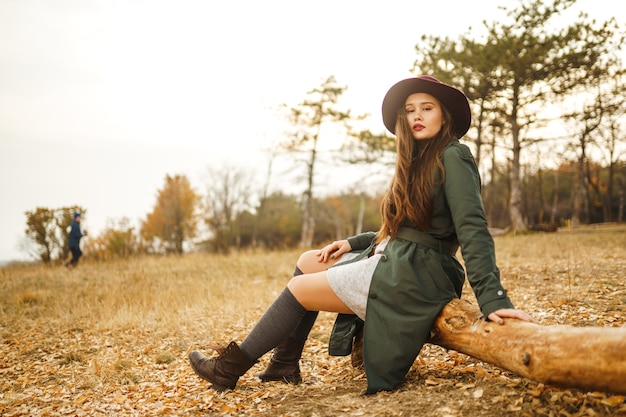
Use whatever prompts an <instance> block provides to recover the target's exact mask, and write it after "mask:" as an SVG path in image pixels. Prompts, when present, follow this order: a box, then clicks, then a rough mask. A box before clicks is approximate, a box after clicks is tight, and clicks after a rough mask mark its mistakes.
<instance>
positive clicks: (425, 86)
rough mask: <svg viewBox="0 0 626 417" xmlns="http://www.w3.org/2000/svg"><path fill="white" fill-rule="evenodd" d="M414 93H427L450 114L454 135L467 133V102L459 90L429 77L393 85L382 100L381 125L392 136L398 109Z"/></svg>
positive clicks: (459, 135) (468, 114)
mask: <svg viewBox="0 0 626 417" xmlns="http://www.w3.org/2000/svg"><path fill="white" fill-rule="evenodd" d="M414 93H428V94H430V95H432V96H434V97H435V98H436V99H437V100H439V101H440V102H441V103H442V104H443V105H444V106H446V108H447V109H448V110H449V111H450V113H451V114H452V118H453V119H454V126H455V127H456V129H455V134H456V135H457V136H458V137H459V138H460V137H462V136H463V135H464V134H465V133H467V131H468V129H469V127H470V123H471V121H472V114H471V112H470V107H469V102H468V101H467V97H465V94H463V92H462V91H461V90H459V89H456V88H454V87H451V86H449V85H447V84H444V83H442V82H441V81H439V80H438V79H436V78H435V77H431V76H430V75H420V76H419V77H416V78H407V79H405V80H402V81H399V82H397V83H396V84H394V85H393V86H392V87H391V88H390V89H389V91H387V94H386V95H385V98H384V99H383V123H384V124H385V127H386V128H387V129H388V130H389V131H390V132H391V133H393V134H395V133H396V132H395V131H396V117H397V116H398V109H399V108H402V107H404V103H405V101H406V98H407V97H408V96H410V95H411V94H414Z"/></svg>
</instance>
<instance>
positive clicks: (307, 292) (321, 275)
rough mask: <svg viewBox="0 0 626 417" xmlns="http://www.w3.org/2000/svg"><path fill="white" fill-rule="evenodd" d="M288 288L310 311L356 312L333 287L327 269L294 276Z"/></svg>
mask: <svg viewBox="0 0 626 417" xmlns="http://www.w3.org/2000/svg"><path fill="white" fill-rule="evenodd" d="M287 288H289V291H291V293H292V294H293V296H294V297H295V299H296V300H298V303H300V304H301V305H302V307H303V308H305V309H306V310H308V311H328V312H331V313H344V314H354V312H353V311H352V310H350V308H349V307H348V306H346V305H345V303H344V302H343V301H341V299H340V298H339V297H338V296H337V294H335V292H334V291H333V289H332V288H331V286H330V284H329V283H328V275H327V273H326V271H322V272H316V273H313V274H307V275H299V276H296V277H293V278H292V279H291V281H289V284H287Z"/></svg>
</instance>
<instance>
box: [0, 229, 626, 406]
mask: <svg viewBox="0 0 626 417" xmlns="http://www.w3.org/2000/svg"><path fill="white" fill-rule="evenodd" d="M495 239H496V246H497V254H498V261H499V265H500V268H501V270H502V277H503V282H504V285H505V287H507V288H508V289H509V294H510V296H511V298H512V300H513V302H514V303H515V304H516V306H517V307H519V308H522V309H524V310H526V311H527V312H529V313H530V314H531V315H533V316H534V317H535V318H536V319H537V320H538V321H539V322H540V323H542V324H572V325H577V326H578V325H579V326H608V327H610V326H625V325H626V278H625V277H626V226H616V225H606V226H596V227H585V228H581V229H577V230H561V231H559V232H557V233H545V234H528V235H518V236H510V235H507V236H498V237H496V238H495ZM297 255H298V252H297V251H287V252H269V253H266V252H255V253H245V254H233V255H230V256H228V257H224V256H217V255H209V254H197V255H187V256H183V257H149V258H138V259H130V260H124V261H119V262H110V263H101V264H98V263H90V262H89V260H88V259H85V262H84V263H82V264H81V265H80V266H79V267H78V268H76V269H74V270H68V269H66V268H64V267H61V266H56V267H44V266H40V265H13V266H8V267H5V268H2V269H0V329H1V333H0V415H2V416H5V417H11V416H112V415H113V416H115V415H118V416H227V415H232V416H235V415H237V416H239V415H242V416H256V415H264V416H339V415H342V416H344V415H345V416H416V415H419V416H441V417H457V416H458V417H460V416H486V417H500V416H535V415H536V416H555V417H561V416H613V415H626V403H625V402H624V396H621V395H614V394H611V393H604V392H581V391H578V390H574V389H558V388H554V387H550V386H547V385H544V384H541V383H538V382H534V381H530V380H527V379H524V378H521V377H519V376H517V375H515V374H512V373H510V372H508V371H505V370H502V369H498V368H496V367H494V366H491V365H488V364H485V363H483V362H480V361H478V360H476V359H473V358H471V357H469V356H466V355H463V354H460V353H457V352H454V351H446V350H444V349H442V348H440V347H438V346H434V345H426V346H425V347H424V349H423V351H422V353H421V355H420V357H419V358H418V359H417V360H416V362H415V364H414V366H413V368H412V369H411V371H410V372H409V375H408V376H407V378H406V381H405V382H404V383H403V384H402V385H401V386H400V387H399V388H398V389H397V390H396V391H394V392H389V393H379V394H376V395H371V396H364V395H362V392H363V391H364V389H365V377H364V375H363V373H362V372H360V371H358V370H356V369H353V368H352V366H351V365H350V358H349V357H339V358H338V357H330V356H328V354H327V342H328V336H329V333H330V329H331V327H332V323H333V317H334V316H333V315H332V314H327V313H323V314H321V315H320V319H319V321H318V323H317V325H316V327H315V328H314V330H313V332H312V334H311V338H310V340H309V342H308V344H307V346H306V349H305V353H304V356H303V359H302V365H301V367H302V372H303V377H304V382H303V383H302V384H301V385H299V386H293V385H286V384H282V383H262V382H260V381H258V380H257V379H256V378H255V377H254V372H258V371H260V370H262V369H263V367H264V365H265V363H266V361H267V359H268V357H269V355H266V356H265V357H264V358H262V360H261V361H260V362H259V364H257V365H255V366H254V367H253V368H252V370H251V371H249V372H248V373H247V374H246V375H245V376H244V377H242V378H241V379H240V381H239V385H238V387H237V389H236V390H234V391H227V392H224V393H216V392H214V391H212V390H210V389H208V388H209V384H208V383H206V382H204V381H202V380H200V379H199V378H198V377H197V376H196V375H195V374H194V373H193V371H192V370H191V368H190V367H189V365H188V362H187V353H188V351H189V350H190V349H206V347H207V346H209V345H212V344H215V343H220V344H225V343H227V342H228V341H230V340H236V341H241V340H242V338H243V337H244V336H245V335H246V334H247V332H248V331H249V329H250V328H251V327H252V326H253V325H254V324H255V322H256V320H257V319H258V318H259V317H260V315H261V314H262V313H263V311H264V310H265V308H266V307H267V306H268V305H269V303H270V302H271V301H272V300H273V299H274V297H275V296H276V295H277V294H278V293H279V292H280V291H281V290H282V289H283V287H284V285H285V284H286V283H287V281H288V280H289V277H290V276H291V273H292V271H293V265H294V262H295V260H296V258H297ZM81 262H82V261H81ZM465 297H466V298H468V299H472V300H473V294H472V293H471V290H470V289H469V288H466V294H465ZM590 354H593V352H590Z"/></svg>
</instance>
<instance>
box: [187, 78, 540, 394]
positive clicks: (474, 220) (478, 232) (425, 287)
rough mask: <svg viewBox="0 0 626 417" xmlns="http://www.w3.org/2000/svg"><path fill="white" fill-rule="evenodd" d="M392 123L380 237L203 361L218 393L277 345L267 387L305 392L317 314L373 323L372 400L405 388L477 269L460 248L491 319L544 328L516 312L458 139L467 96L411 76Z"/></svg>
mask: <svg viewBox="0 0 626 417" xmlns="http://www.w3.org/2000/svg"><path fill="white" fill-rule="evenodd" d="M382 113H383V122H384V124H385V126H386V127H387V129H388V130H389V131H390V132H391V133H393V134H395V135H396V146H397V161H396V169H395V174H394V176H393V179H392V181H391V185H390V187H389V190H388V191H387V193H386V195H385V196H384V198H383V201H382V204H381V216H382V225H381V228H380V230H379V231H378V232H377V233H373V232H370V233H364V234H360V235H357V236H354V237H351V238H348V239H347V240H342V241H337V242H334V243H332V244H330V245H328V246H326V247H325V248H323V249H322V250H321V251H319V252H318V253H317V254H316V255H317V257H318V261H319V264H320V266H316V265H314V264H313V263H312V262H311V253H310V252H309V253H305V254H304V255H303V256H302V257H301V258H300V260H299V261H298V268H296V274H295V276H294V277H293V278H292V279H291V281H290V282H289V283H288V285H287V287H286V288H285V289H284V291H283V292H282V293H281V294H280V295H279V296H278V298H277V299H276V300H275V301H274V303H273V304H272V305H271V306H270V307H269V308H268V310H267V311H266V312H265V314H264V315H263V317H261V319H260V321H259V322H258V323H257V325H256V326H255V327H254V328H253V329H252V331H251V332H250V334H249V335H248V336H247V337H246V338H245V339H244V340H243V342H242V343H241V345H240V346H238V345H237V344H236V343H235V342H231V343H230V344H229V345H228V347H227V348H226V349H225V350H224V351H223V352H222V353H221V354H220V356H219V357H217V358H209V357H207V356H205V355H203V354H202V353H200V352H198V351H193V352H191V353H190V354H189V360H190V362H191V366H192V368H193V369H194V371H195V372H196V373H197V374H198V375H199V376H200V377H202V378H203V379H205V380H207V381H209V382H211V383H212V384H213V388H214V389H216V390H219V391H221V390H225V389H228V388H230V389H234V387H235V385H236V383H237V380H238V379H239V377H240V376H241V375H243V374H244V373H245V372H246V371H247V370H248V369H249V368H250V367H252V365H254V363H256V361H257V359H258V358H260V357H261V356H262V355H264V354H265V353H267V352H268V351H270V350H271V349H273V348H275V347H276V350H275V352H274V355H273V357H272V361H270V365H269V366H268V369H266V371H265V372H263V373H262V374H261V375H260V376H261V378H262V379H265V380H268V379H277V378H276V377H279V376H280V375H285V376H287V378H285V379H291V380H292V381H293V382H299V378H300V374H299V369H297V361H298V359H299V357H300V354H301V352H302V346H303V345H304V340H306V336H307V335H308V332H309V331H310V329H311V326H312V324H313V322H314V321H315V317H316V316H317V312H318V311H329V312H337V313H342V314H356V315H357V316H358V317H359V318H360V319H362V320H364V322H365V325H364V336H363V337H364V339H363V359H364V365H365V372H366V376H367V391H366V392H367V393H369V394H371V393H375V392H378V391H382V390H393V389H394V388H396V387H397V386H398V384H400V383H401V382H402V380H403V379H404V377H405V375H406V373H407V372H408V370H409V369H410V367H411V365H412V364H413V362H414V360H415V358H416V357H417V354H418V353H419V351H420V349H421V348H422V346H423V344H424V343H425V341H426V339H427V338H428V335H429V332H430V328H431V327H432V325H433V323H434V320H435V318H436V317H437V315H438V314H439V312H440V311H441V309H442V308H443V307H444V306H445V305H446V304H447V303H448V302H449V301H450V300H452V299H453V298H455V297H460V296H461V290H462V287H463V283H464V279H465V271H464V270H463V267H462V266H461V265H460V263H459V262H458V261H457V259H456V258H455V256H454V254H455V253H456V251H457V248H458V247H459V246H460V247H461V250H462V254H463V259H464V261H465V266H466V268H467V277H468V280H469V282H470V284H471V286H472V288H473V290H474V294H475V295H476V298H477V300H478V304H479V305H480V308H481V310H482V312H483V314H484V316H485V317H487V318H488V319H489V320H491V321H494V322H497V323H500V324H504V321H503V319H504V318H515V319H520V320H525V321H532V319H531V318H530V317H529V316H528V315H527V314H526V313H524V312H523V311H521V310H516V309H515V308H514V307H513V304H512V303H511V301H510V300H509V298H508V296H507V294H506V291H505V290H504V288H503V287H502V285H501V283H500V273H499V270H498V268H497V266H496V263H495V250H494V244H493V239H492V238H491V235H490V234H489V231H488V230H487V222H486V219H485V214H484V210H483V206H482V201H481V197H480V178H479V175H478V170H477V168H476V164H475V161H474V158H473V157H472V155H471V153H470V151H469V149H468V148H467V146H465V145H462V144H460V143H459V141H458V138H460V137H462V136H463V135H464V134H465V133H466V132H467V130H468V129H469V127H470V122H471V114H470V108H469V103H468V101H467V98H466V97H465V95H464V94H463V93H462V92H461V91H460V90H458V89H456V88H454V87H451V86H448V85H446V84H443V83H441V82H440V81H439V80H437V79H436V78H434V77H431V76H420V77H416V78H409V79H405V80H402V81H400V82H398V83H396V84H395V85H394V86H392V87H391V89H390V90H389V91H388V92H387V94H386V96H385V98H384V100H383V105H382ZM321 265H323V266H321ZM331 266H332V267H331ZM329 267H330V268H329ZM327 268H328V269H327ZM301 271H305V272H307V273H306V274H300V272H301ZM294 358H296V359H295V368H294V365H293V361H294ZM281 367H282V368H286V369H280V368H281Z"/></svg>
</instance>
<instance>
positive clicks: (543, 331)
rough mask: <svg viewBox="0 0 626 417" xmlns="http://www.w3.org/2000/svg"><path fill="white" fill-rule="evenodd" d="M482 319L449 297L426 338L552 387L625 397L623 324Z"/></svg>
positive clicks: (472, 308)
mask: <svg viewBox="0 0 626 417" xmlns="http://www.w3.org/2000/svg"><path fill="white" fill-rule="evenodd" d="M481 317H482V314H481V313H480V310H479V309H478V307H477V306H476V305H473V304H470V303H469V302H467V301H465V300H458V299H457V300H453V301H451V302H450V303H449V304H448V305H447V306H446V307H444V309H443V310H442V312H441V314H440V315H439V317H438V318H437V321H436V322H435V325H434V326H433V329H432V331H431V337H430V339H429V342H430V343H434V344H437V345H439V346H442V347H444V348H446V349H451V350H455V351H457V352H461V353H464V354H466V355H470V356H472V357H475V358H477V359H479V360H482V361H484V362H487V363H490V364H492V365H496V366H498V367H501V368H503V369H506V370H509V371H511V372H514V373H516V374H518V375H521V376H523V377H525V378H528V379H532V380H535V381H538V382H544V383H546V384H550V385H553V386H556V387H561V388H576V389H580V390H583V391H604V392H611V393H614V394H621V395H626V328H623V327H574V326H569V325H539V324H533V323H527V322H524V321H520V320H515V319H505V324H504V325H499V324H496V323H492V322H487V321H484V320H482V319H481Z"/></svg>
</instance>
